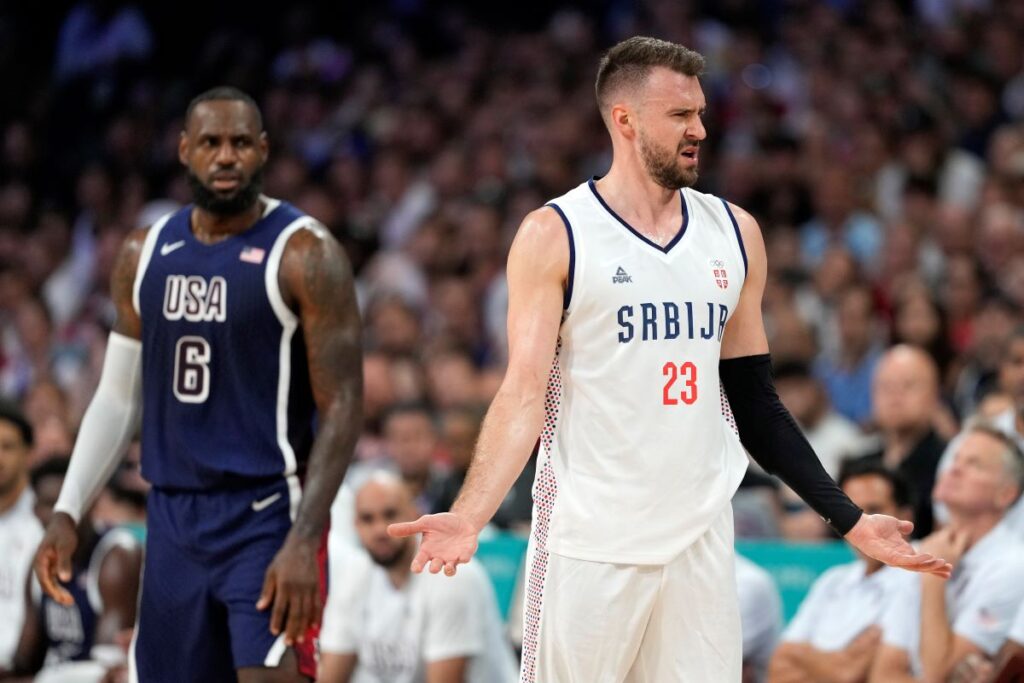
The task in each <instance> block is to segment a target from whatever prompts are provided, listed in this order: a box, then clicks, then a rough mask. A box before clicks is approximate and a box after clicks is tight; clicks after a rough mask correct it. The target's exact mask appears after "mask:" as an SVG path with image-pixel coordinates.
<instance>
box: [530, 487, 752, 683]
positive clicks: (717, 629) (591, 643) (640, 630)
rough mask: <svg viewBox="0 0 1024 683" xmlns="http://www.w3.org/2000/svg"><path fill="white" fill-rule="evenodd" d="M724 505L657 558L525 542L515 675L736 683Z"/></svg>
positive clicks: (728, 522)
mask: <svg viewBox="0 0 1024 683" xmlns="http://www.w3.org/2000/svg"><path fill="white" fill-rule="evenodd" d="M734 552H735V551H734V549H733V521H732V507H731V506H730V505H726V506H725V509H724V510H723V511H722V513H721V514H720V515H719V517H718V518H717V519H716V520H715V522H714V523H713V524H712V525H711V527H710V528H709V529H708V530H707V531H706V532H705V533H704V535H703V536H701V537H700V538H698V539H697V541H696V542H694V544H693V545H691V546H690V547H689V548H687V549H686V550H685V551H684V552H683V553H682V554H681V555H679V556H678V557H677V558H675V559H674V560H672V561H671V562H670V563H668V564H666V565H630V564H612V563H605V562H589V561H585V560H577V559H572V558H568V557H562V556H558V555H554V554H550V553H548V552H546V551H544V550H540V549H538V548H537V547H536V545H535V540H534V537H533V536H531V540H530V547H529V549H528V551H527V567H526V569H527V575H526V600H525V601H524V613H523V663H522V671H521V673H520V683H734V682H735V683H738V682H739V681H740V678H741V676H742V668H743V639H742V635H741V633H740V615H739V603H738V600H737V597H736V579H735V570H734V566H733V564H734Z"/></svg>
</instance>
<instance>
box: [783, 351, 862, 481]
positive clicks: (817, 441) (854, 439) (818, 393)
mask: <svg viewBox="0 0 1024 683" xmlns="http://www.w3.org/2000/svg"><path fill="white" fill-rule="evenodd" d="M775 387H776V388H777V389H778V392H779V398H780V399H782V403H783V405H785V406H786V409H787V410H788V411H789V412H790V413H792V415H793V417H794V418H796V421H797V424H799V425H800V429H801V430H803V433H804V436H806V437H807V440H808V441H809V442H810V444H811V446H812V447H813V448H814V452H815V453H817V455H818V458H819V459H820V460H821V464H822V465H823V466H824V467H825V471H826V472H828V473H829V474H830V475H831V476H832V477H833V478H835V477H836V476H838V474H839V464H840V463H841V462H842V461H843V460H845V459H846V458H849V457H852V456H854V455H860V454H861V453H862V452H863V450H864V448H865V446H866V444H867V443H868V442H867V440H866V439H865V437H864V435H863V432H861V431H860V429H858V427H857V425H856V424H854V423H853V422H851V421H850V420H848V419H846V418H845V417H843V416H842V415H840V414H839V413H837V412H836V411H835V410H833V409H832V406H831V404H830V403H829V400H828V396H827V395H826V394H825V389H824V387H823V386H822V385H821V382H819V381H818V380H817V379H815V378H814V376H813V375H812V374H811V371H810V368H808V367H807V365H805V364H803V363H799V362H789V363H785V362H784V363H779V364H777V365H776V366H775Z"/></svg>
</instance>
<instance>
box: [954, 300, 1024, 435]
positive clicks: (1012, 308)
mask: <svg viewBox="0 0 1024 683" xmlns="http://www.w3.org/2000/svg"><path fill="white" fill-rule="evenodd" d="M1020 311H1021V309H1020V308H1019V307H1018V306H1016V305H1015V304H1014V303H1013V302H1012V301H1010V300H1009V299H1007V298H1006V297H1003V296H999V295H993V296H989V297H987V298H986V299H984V300H983V301H982V302H981V303H980V304H979V306H978V308H977V309H976V310H975V311H974V314H973V318H972V320H971V343H970V346H969V347H968V348H967V350H966V352H965V354H964V355H963V357H962V359H961V363H960V368H959V370H958V371H957V373H956V375H955V377H953V378H952V386H953V404H954V407H955V408H956V411H957V413H958V414H959V415H962V416H966V415H971V414H973V413H974V411H975V409H976V408H977V406H978V402H979V401H980V400H981V399H982V398H983V397H984V396H985V395H986V394H988V393H989V392H991V391H992V390H993V389H994V388H995V387H996V386H997V384H998V381H997V378H998V374H999V364H1000V361H1001V360H1002V357H1003V352H1004V349H1005V348H1006V341H1007V340H1008V339H1009V338H1010V335H1011V333H1012V332H1013V329H1014V328H1015V327H1016V326H1018V325H1020V324H1021V322H1022V321H1021V315H1020Z"/></svg>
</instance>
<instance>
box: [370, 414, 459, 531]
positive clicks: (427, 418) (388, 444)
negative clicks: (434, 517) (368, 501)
mask: <svg viewBox="0 0 1024 683" xmlns="http://www.w3.org/2000/svg"><path fill="white" fill-rule="evenodd" d="M383 435H384V448H385V450H386V452H387V455H388V457H389V458H390V460H391V462H392V463H393V464H394V466H395V468H396V469H397V471H398V474H399V475H400V476H401V478H402V481H404V482H405V484H406V486H408V487H409V492H410V493H411V494H412V497H413V500H414V501H415V503H416V506H417V507H418V508H419V509H420V510H421V511H422V512H423V513H427V512H430V511H431V510H433V509H434V506H435V504H436V502H437V499H438V497H439V496H440V495H441V487H442V485H443V477H444V475H443V473H442V471H441V469H440V467H439V466H438V464H437V462H436V458H437V456H438V435H437V425H436V424H435V422H434V416H433V414H432V413H431V412H430V409H429V408H427V406H426V405H424V404H421V403H404V404H398V405H395V406H393V407H392V408H391V409H390V410H389V411H388V413H387V415H386V416H385V417H384V424H383ZM357 486H358V485H357Z"/></svg>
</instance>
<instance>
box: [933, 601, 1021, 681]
mask: <svg viewBox="0 0 1024 683" xmlns="http://www.w3.org/2000/svg"><path fill="white" fill-rule="evenodd" d="M950 680H955V681H956V683H1019V682H1020V681H1021V680H1024V604H1022V605H1021V607H1020V609H1018V610H1017V616H1016V617H1015V618H1014V620H1013V624H1011V625H1010V632H1009V633H1007V634H1006V642H1005V643H1003V646H1002V647H1001V648H1000V649H999V653H998V654H997V655H996V656H995V659H994V660H990V659H989V658H987V657H985V656H984V655H977V656H968V657H967V659H965V660H964V661H963V662H962V663H961V664H959V665H958V666H957V667H956V670H955V672H954V675H953V676H952V677H951V678H950Z"/></svg>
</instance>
